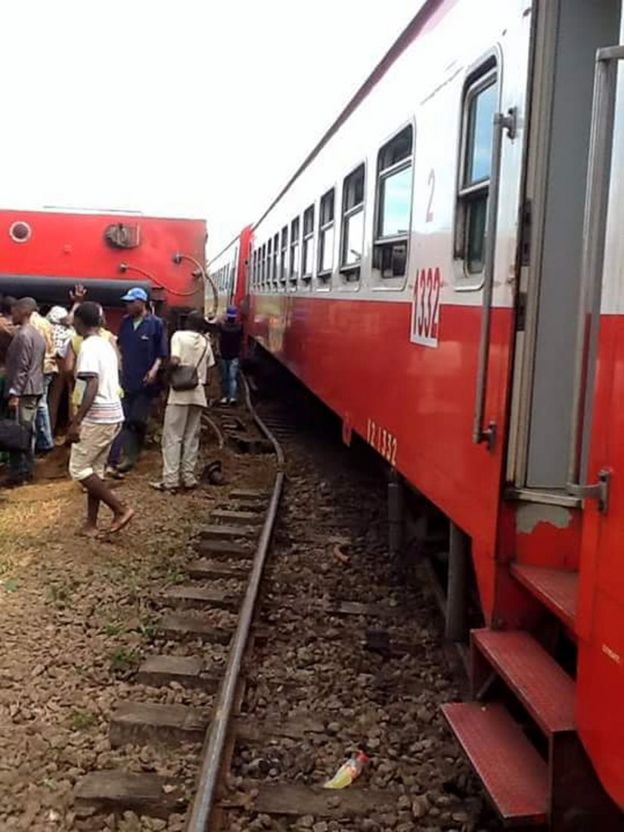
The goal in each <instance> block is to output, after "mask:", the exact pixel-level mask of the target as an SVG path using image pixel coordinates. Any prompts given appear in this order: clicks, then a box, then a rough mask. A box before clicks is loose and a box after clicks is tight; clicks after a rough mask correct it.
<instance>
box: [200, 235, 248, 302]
mask: <svg viewBox="0 0 624 832" xmlns="http://www.w3.org/2000/svg"><path fill="white" fill-rule="evenodd" d="M251 236H252V229H251V226H246V227H245V228H244V229H243V230H242V232H241V233H240V235H239V236H238V237H236V239H235V240H233V241H232V243H230V244H229V245H227V246H226V247H225V248H224V249H223V250H222V251H220V252H219V254H217V255H215V257H213V258H212V260H211V261H210V265H209V271H208V274H209V278H210V282H209V285H207V286H206V299H205V307H206V312H207V313H208V314H213V313H215V314H217V315H219V316H221V315H224V314H225V310H226V309H227V307H228V306H236V307H237V309H240V310H241V312H242V314H243V316H244V315H245V311H246V302H247V292H248V288H247V267H248V263H249V256H250V253H251ZM215 293H216V295H217V300H216V305H217V308H216V309H214V308H213V307H214V306H215Z"/></svg>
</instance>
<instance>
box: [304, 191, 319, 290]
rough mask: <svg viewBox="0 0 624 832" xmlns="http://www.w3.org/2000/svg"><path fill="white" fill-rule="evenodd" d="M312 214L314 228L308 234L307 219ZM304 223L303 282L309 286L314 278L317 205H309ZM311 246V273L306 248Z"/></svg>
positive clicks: (305, 211) (305, 210)
mask: <svg viewBox="0 0 624 832" xmlns="http://www.w3.org/2000/svg"><path fill="white" fill-rule="evenodd" d="M308 214H311V216H312V226H311V231H309V232H308V233H306V229H305V219H306V215H308ZM302 217H303V221H302V223H301V231H302V236H301V281H302V283H305V284H306V285H307V286H309V285H310V284H311V283H312V279H313V277H314V237H315V223H316V203H314V202H312V203H311V204H310V205H308V207H307V208H305V209H304V211H303V214H302ZM308 244H310V245H311V248H312V252H311V255H310V263H311V271H310V272H306V271H305V266H306V259H307V258H306V256H305V254H306V246H307V245H308Z"/></svg>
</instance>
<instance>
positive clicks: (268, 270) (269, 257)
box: [266, 237, 273, 290]
mask: <svg viewBox="0 0 624 832" xmlns="http://www.w3.org/2000/svg"><path fill="white" fill-rule="evenodd" d="M272 269H273V238H272V237H271V239H270V240H269V242H268V243H267V264H266V288H267V290H268V289H270V288H271V282H272V274H271V272H272Z"/></svg>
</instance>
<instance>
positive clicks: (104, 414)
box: [76, 335, 124, 425]
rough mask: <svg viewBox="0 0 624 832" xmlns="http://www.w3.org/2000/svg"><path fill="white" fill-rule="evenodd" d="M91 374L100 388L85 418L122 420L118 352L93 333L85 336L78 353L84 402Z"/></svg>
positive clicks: (108, 422)
mask: <svg viewBox="0 0 624 832" xmlns="http://www.w3.org/2000/svg"><path fill="white" fill-rule="evenodd" d="M92 376H97V380H98V390H97V393H96V396H95V399H94V401H93V404H92V405H91V407H90V408H89V410H88V411H87V412H86V414H85V416H84V419H83V421H84V422H86V423H88V422H92V423H95V424H102V425H114V424H117V423H119V422H123V418H124V417H123V410H122V407H121V399H120V397H119V361H118V360H117V353H116V351H115V348H114V347H113V346H112V344H111V343H110V342H109V341H108V340H107V339H106V338H104V337H102V336H101V335H90V336H89V337H88V338H85V339H84V341H83V342H82V344H81V346H80V350H79V352H78V361H77V365H76V386H77V387H78V386H80V387H81V391H80V400H81V401H82V396H83V395H84V391H85V389H86V386H87V379H89V378H91V377H92Z"/></svg>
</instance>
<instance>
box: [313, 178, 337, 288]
mask: <svg viewBox="0 0 624 832" xmlns="http://www.w3.org/2000/svg"><path fill="white" fill-rule="evenodd" d="M328 199H329V200H331V201H330V202H329V204H330V205H331V219H330V220H327V221H326V222H323V208H324V206H325V204H326V201H327V200H328ZM318 223H319V225H318V246H317V247H316V278H317V280H318V281H320V282H321V283H322V284H323V288H327V286H328V284H329V282H330V280H331V277H332V274H333V272H334V249H335V239H336V238H335V236H334V237H333V239H332V246H331V265H330V267H329V268H328V269H324V268H323V255H324V253H325V248H324V243H325V235H326V234H327V232H328V231H331V230H332V229H333V230H334V235H335V233H336V231H335V228H336V186H335V185H332V186H331V188H329V189H328V190H327V191H325V193H324V194H323V195H322V196H321V198H320V200H319V217H318Z"/></svg>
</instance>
